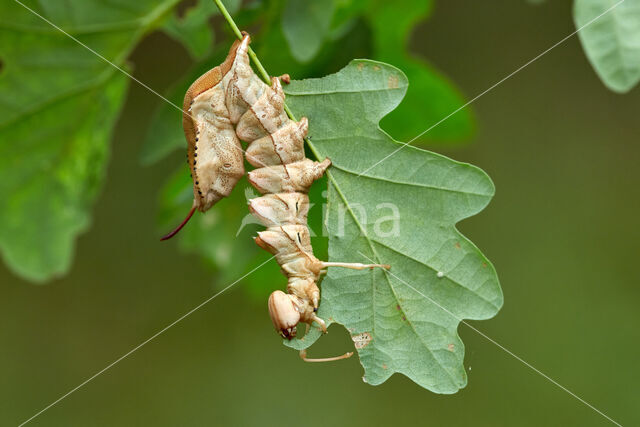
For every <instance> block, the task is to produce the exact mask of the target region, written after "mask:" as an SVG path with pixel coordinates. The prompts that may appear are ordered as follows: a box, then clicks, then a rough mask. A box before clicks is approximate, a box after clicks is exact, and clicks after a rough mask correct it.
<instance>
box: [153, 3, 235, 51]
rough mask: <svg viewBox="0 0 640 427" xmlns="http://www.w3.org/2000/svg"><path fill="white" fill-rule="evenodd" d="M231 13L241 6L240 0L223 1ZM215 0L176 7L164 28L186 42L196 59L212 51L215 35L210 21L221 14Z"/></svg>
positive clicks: (179, 40) (183, 42)
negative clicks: (183, 7) (182, 7)
mask: <svg viewBox="0 0 640 427" xmlns="http://www.w3.org/2000/svg"><path fill="white" fill-rule="evenodd" d="M223 3H224V5H225V7H226V8H227V10H228V11H229V13H235V12H236V11H237V10H238V8H239V7H240V0H226V1H223ZM219 13H220V12H219V11H218V8H217V7H216V5H215V3H214V2H213V0H197V1H196V2H195V4H191V5H187V6H185V9H184V10H182V9H181V8H176V11H175V13H173V14H172V15H171V16H170V17H169V19H167V20H166V22H165V23H164V25H163V27H162V29H163V30H164V31H165V32H166V33H167V34H168V35H169V36H171V37H172V38H173V39H175V40H176V41H178V42H181V43H182V44H184V46H185V47H186V48H187V50H188V51H189V53H190V55H191V56H192V57H193V58H195V59H202V58H203V57H205V56H206V55H207V54H208V53H210V51H211V48H212V47H213V44H214V40H215V35H214V32H213V29H212V28H211V25H210V21H211V18H212V17H213V16H215V15H219Z"/></svg>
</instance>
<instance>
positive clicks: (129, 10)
mask: <svg viewBox="0 0 640 427" xmlns="http://www.w3.org/2000/svg"><path fill="white" fill-rule="evenodd" d="M176 2H177V0H167V1H157V0H143V1H136V2H125V1H120V2H114V1H106V0H105V1H93V2H87V1H85V0H68V1H65V2H36V1H28V2H26V4H27V5H28V6H29V7H31V8H33V9H34V10H35V11H36V12H37V13H39V14H41V15H43V16H44V17H46V18H47V19H50V20H51V21H52V22H53V23H55V24H56V25H58V26H60V27H62V28H63V29H64V30H65V31H67V32H69V33H70V34H71V35H73V36H74V37H77V38H78V39H79V40H80V41H81V42H83V43H85V44H87V45H88V46H89V47H91V48H92V49H94V50H95V51H97V52H98V53H100V54H101V55H103V56H104V57H106V58H107V59H109V60H111V61H113V62H114V63H116V64H118V65H122V64H123V63H124V60H125V58H126V57H127V56H128V54H129V52H130V51H131V49H132V48H133V47H134V46H135V44H136V43H137V41H138V40H139V39H140V38H141V37H142V36H143V35H144V34H145V33H146V32H147V31H149V29H150V28H153V26H155V25H157V23H158V22H159V20H161V19H162V17H163V16H164V15H165V14H166V12H167V11H168V10H170V8H171V7H173V5H174V4H175V3H176ZM117 3H121V4H120V5H119V6H118V4H117ZM125 4H126V7H124V6H125ZM0 61H2V63H3V68H2V69H1V71H0V223H2V224H3V225H2V227H0V252H1V253H2V255H3V257H4V260H5V261H6V262H7V264H8V266H9V267H10V268H11V269H12V270H13V271H14V272H16V273H17V274H19V275H21V276H22V277H24V278H27V279H30V280H33V281H36V282H42V281H44V280H47V279H50V278H52V277H55V276H59V275H61V274H63V273H65V272H66V271H67V270H68V269H69V266H70V263H71V258H72V253H73V247H74V240H75V237H76V236H77V235H78V234H79V233H81V232H83V231H84V230H86V229H87V227H88V226H89V223H90V216H89V211H90V208H91V205H92V203H93V202H94V200H95V198H96V196H97V195H98V192H99V190H100V188H101V185H102V180H103V177H104V170H105V163H106V159H107V157H108V151H109V150H108V142H109V139H110V134H111V129H112V127H113V125H114V123H115V120H116V118H117V116H118V112H119V111H120V108H121V106H122V103H123V100H124V94H125V92H126V88H127V80H126V77H125V76H123V75H122V74H121V73H120V72H119V71H117V70H116V69H114V68H113V67H112V66H111V65H109V64H107V63H106V62H105V61H104V60H103V59H101V58H99V57H97V56H96V55H95V54H93V53H91V52H90V51H88V50H87V49H86V48H85V47H82V46H80V45H79V44H78V43H76V42H75V41H73V40H72V39H71V38H69V37H68V36H66V35H64V34H62V33H61V32H60V31H58V30H56V29H55V28H53V27H52V26H50V25H49V24H47V23H46V22H44V21H42V20H41V19H40V18H38V17H37V16H35V15H34V14H32V13H31V12H29V11H28V10H27V9H25V8H23V7H22V6H20V5H19V4H18V3H15V2H12V1H8V2H3V3H2V4H1V5H0Z"/></svg>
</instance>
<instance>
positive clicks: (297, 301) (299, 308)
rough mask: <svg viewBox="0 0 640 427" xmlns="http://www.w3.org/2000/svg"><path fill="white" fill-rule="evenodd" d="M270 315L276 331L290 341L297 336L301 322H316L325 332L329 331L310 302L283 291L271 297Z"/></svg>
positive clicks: (276, 292) (275, 292)
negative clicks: (297, 328)
mask: <svg viewBox="0 0 640 427" xmlns="http://www.w3.org/2000/svg"><path fill="white" fill-rule="evenodd" d="M269 315H270V316H271V321H272V322H273V326H274V327H275V328H276V331H277V332H278V333H279V334H280V335H281V336H282V337H283V338H286V339H288V340H290V339H292V338H294V337H295V336H296V326H297V325H298V323H300V322H304V323H308V324H311V323H313V322H314V321H315V322H317V323H318V324H320V326H321V328H322V331H323V332H326V331H327V327H326V325H325V323H324V320H322V319H320V318H319V317H318V316H316V309H315V307H314V306H313V303H312V302H311V301H310V300H308V299H307V298H299V297H297V296H295V295H291V294H285V293H284V292H282V291H274V292H273V293H272V294H271V296H269Z"/></svg>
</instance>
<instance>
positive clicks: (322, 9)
mask: <svg viewBox="0 0 640 427" xmlns="http://www.w3.org/2000/svg"><path fill="white" fill-rule="evenodd" d="M333 9H334V4H333V1H332V0H289V1H288V2H287V4H286V6H285V8H284V11H283V14H282V31H283V32H284V36H285V38H286V39H287V42H288V43H289V48H290V49H291V53H292V54H293V56H294V58H295V59H296V60H298V61H299V62H307V61H310V60H311V59H312V58H313V57H314V56H315V55H316V54H317V53H318V51H319V50H320V47H321V46H322V42H323V41H324V40H325V38H326V36H327V33H328V31H329V26H330V25H331V17H332V16H333Z"/></svg>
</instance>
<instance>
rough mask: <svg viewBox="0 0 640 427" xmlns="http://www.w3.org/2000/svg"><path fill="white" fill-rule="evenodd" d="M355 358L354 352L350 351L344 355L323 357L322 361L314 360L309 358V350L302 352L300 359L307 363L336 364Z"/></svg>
mask: <svg viewBox="0 0 640 427" xmlns="http://www.w3.org/2000/svg"><path fill="white" fill-rule="evenodd" d="M351 356H353V351H348V352H346V353H345V354H343V355H340V356H335V357H323V358H321V359H312V358H309V357H307V350H300V358H301V359H302V360H304V361H305V362H335V361H336V360H342V359H348V358H350V357H351Z"/></svg>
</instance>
